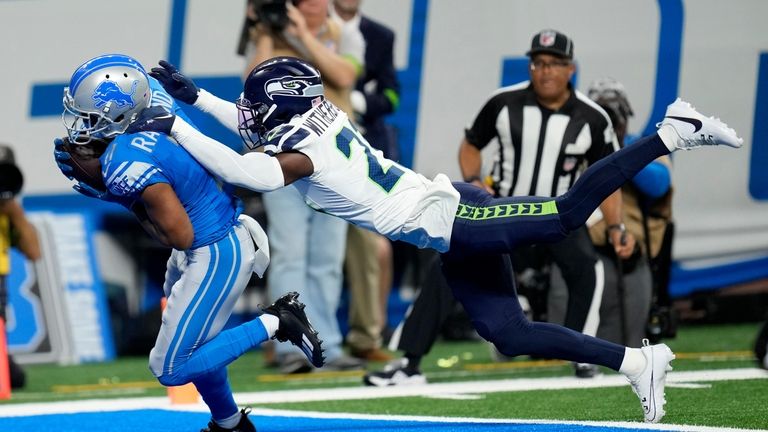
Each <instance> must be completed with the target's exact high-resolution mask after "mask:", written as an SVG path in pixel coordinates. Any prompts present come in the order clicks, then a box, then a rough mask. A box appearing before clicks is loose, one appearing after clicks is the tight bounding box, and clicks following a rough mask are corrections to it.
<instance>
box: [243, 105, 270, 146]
mask: <svg viewBox="0 0 768 432" xmlns="http://www.w3.org/2000/svg"><path fill="white" fill-rule="evenodd" d="M236 105H237V114H238V115H237V130H238V132H239V133H240V138H241V139H242V140H243V142H244V143H245V145H246V146H247V147H248V148H249V149H251V150H255V149H256V148H258V147H261V146H263V145H264V144H265V143H266V135H267V132H269V130H268V129H267V126H266V125H265V122H266V120H267V118H268V117H269V116H270V114H272V112H274V110H275V108H276V105H274V104H273V105H272V106H271V107H267V105H266V104H263V103H260V102H257V103H255V104H251V103H250V102H249V101H248V100H247V99H245V98H244V97H242V96H240V98H239V99H238V100H237V102H236Z"/></svg>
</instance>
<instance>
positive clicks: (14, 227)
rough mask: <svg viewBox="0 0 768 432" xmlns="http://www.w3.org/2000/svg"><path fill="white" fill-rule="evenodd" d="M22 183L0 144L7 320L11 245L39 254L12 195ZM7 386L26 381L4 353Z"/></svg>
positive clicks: (0, 306)
mask: <svg viewBox="0 0 768 432" xmlns="http://www.w3.org/2000/svg"><path fill="white" fill-rule="evenodd" d="M23 184H24V177H23V176H22V174H21V171H20V170H19V168H18V167H17V166H16V163H15V162H14V157H13V150H11V148H10V147H7V146H4V145H0V318H2V319H3V321H6V320H7V317H6V306H7V305H8V286H7V283H8V274H9V273H10V271H11V256H10V254H11V251H10V248H11V246H15V247H17V248H18V249H19V251H21V253H23V254H24V256H26V257H27V258H28V259H30V260H37V259H39V258H40V243H39V242H38V240H37V232H36V231H35V228H34V227H33V226H32V224H31V223H29V221H28V220H27V218H26V216H25V215H24V209H23V208H22V207H21V204H19V202H18V201H17V200H16V199H15V198H16V195H17V194H18V193H19V192H20V191H21V187H22V185H23ZM8 367H9V369H10V376H11V388H22V387H24V384H25V382H26V375H25V374H24V370H23V369H22V368H21V366H19V365H18V364H16V362H14V361H13V357H11V356H10V355H9V356H8Z"/></svg>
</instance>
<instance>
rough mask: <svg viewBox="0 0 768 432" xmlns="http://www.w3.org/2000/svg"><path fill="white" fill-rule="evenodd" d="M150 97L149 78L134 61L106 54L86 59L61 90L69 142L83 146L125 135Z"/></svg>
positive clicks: (123, 56) (118, 55)
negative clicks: (92, 141) (97, 140)
mask: <svg viewBox="0 0 768 432" xmlns="http://www.w3.org/2000/svg"><path fill="white" fill-rule="evenodd" d="M151 97H152V93H151V91H150V88H149V78H147V73H146V71H145V70H144V67H143V66H141V64H140V63H139V62H138V61H136V59H134V58H132V57H129V56H127V55H122V54H107V55H102V56H98V57H95V58H92V59H90V60H88V61H87V62H85V63H83V64H82V65H80V67H78V68H77V69H76V70H75V72H74V73H73V74H72V78H71V79H70V81H69V86H67V87H65V88H64V113H62V116H61V117H62V121H63V122H64V126H65V127H66V128H67V133H68V135H69V140H70V142H72V143H75V144H86V143H88V142H90V141H91V139H92V138H99V139H109V138H112V137H114V136H115V135H118V134H121V133H123V132H125V130H126V129H127V128H128V125H129V124H130V123H131V122H132V121H133V120H134V119H135V118H136V116H137V115H138V113H139V112H141V110H142V109H144V108H146V107H148V106H149V104H150V101H151Z"/></svg>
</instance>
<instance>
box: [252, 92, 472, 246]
mask: <svg viewBox="0 0 768 432" xmlns="http://www.w3.org/2000/svg"><path fill="white" fill-rule="evenodd" d="M267 141H268V142H267V144H266V145H265V147H264V149H265V152H266V153H267V154H269V155H275V154H277V153H280V152H284V151H298V152H301V153H303V154H305V155H306V156H307V157H309V159H310V160H311V161H312V164H313V165H314V173H313V174H312V175H311V176H309V177H305V178H302V179H299V180H297V181H296V182H294V183H293V185H294V186H295V187H296V188H297V189H298V190H299V191H300V192H301V193H302V195H304V197H305V200H306V202H307V204H308V205H309V206H311V207H312V208H314V209H316V210H319V211H323V212H325V213H329V214H331V215H334V216H337V217H339V218H342V219H344V220H347V221H349V222H351V223H353V224H355V225H358V226H361V227H363V228H366V229H369V230H372V231H376V232H378V233H380V234H382V235H384V236H386V237H388V238H390V239H392V240H403V241H406V242H408V243H411V244H414V245H416V246H418V247H420V248H433V249H436V250H437V251H439V252H445V251H447V250H448V247H449V245H450V240H451V230H452V228H453V220H454V217H455V215H456V210H457V208H458V206H459V193H458V191H456V189H454V188H453V186H452V185H451V182H450V180H449V179H448V177H446V176H445V175H443V174H439V175H437V176H436V177H435V178H434V180H429V179H427V178H425V177H424V176H422V175H421V174H417V173H415V172H413V171H411V170H410V169H408V168H406V167H403V166H402V165H399V164H397V163H396V162H393V161H391V160H389V159H386V158H384V156H383V155H382V153H381V152H380V151H378V150H375V149H373V148H372V147H371V145H370V144H368V142H367V141H366V140H365V139H364V138H363V137H362V135H361V134H360V133H359V132H358V131H357V130H356V129H355V127H354V126H353V125H352V124H351V123H350V122H349V120H348V118H347V115H346V114H345V113H344V112H343V111H341V110H340V109H339V108H337V107H336V106H335V105H333V104H332V103H330V102H328V101H327V100H326V101H323V102H322V103H320V104H319V105H317V106H316V107H314V108H313V109H312V110H310V111H308V112H307V113H305V114H304V115H302V116H297V117H294V119H293V120H291V121H290V122H289V123H287V124H285V125H282V126H279V127H277V128H275V129H273V130H271V131H270V132H269V134H268V135H267Z"/></svg>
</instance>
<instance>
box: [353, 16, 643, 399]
mask: <svg viewBox="0 0 768 432" xmlns="http://www.w3.org/2000/svg"><path fill="white" fill-rule="evenodd" d="M527 55H528V56H529V57H530V65H529V72H530V81H525V82H522V83H519V84H516V85H513V86H511V87H505V88H501V89H498V90H497V91H495V92H493V94H491V97H490V98H489V99H488V100H487V101H486V103H485V105H484V106H483V107H482V109H481V110H480V112H479V113H478V114H477V116H476V117H475V119H474V121H473V123H472V124H471V126H470V127H469V128H468V129H466V131H465V137H464V140H463V141H462V143H461V147H460V149H459V165H460V167H461V173H462V175H463V176H464V181H466V182H468V183H474V184H475V185H477V186H480V187H483V188H485V189H486V190H488V192H489V193H491V194H492V195H497V196H512V195H518V196H520V195H537V196H551V197H554V196H557V195H562V194H563V193H565V192H567V191H568V190H569V189H570V188H571V186H573V184H574V182H575V181H576V179H577V178H578V177H579V175H580V174H581V173H582V172H583V171H584V170H585V169H586V168H587V167H588V166H589V165H590V164H592V163H594V162H595V161H597V160H599V159H600V158H602V157H604V156H606V155H608V154H610V153H613V152H614V151H616V150H618V148H619V144H618V140H617V139H616V137H615V134H614V132H613V127H612V126H611V122H610V120H609V118H608V115H607V114H606V113H605V111H603V110H602V108H600V107H599V106H598V105H597V104H595V103H594V102H592V101H591V100H590V99H589V98H588V97H586V96H585V95H584V94H582V93H580V92H578V91H576V90H575V89H574V88H573V87H572V86H571V84H570V79H571V77H572V76H573V74H574V72H575V71H576V67H575V65H574V64H573V42H572V41H571V40H570V39H569V38H568V37H567V36H566V35H564V34H562V33H559V32H557V31H555V30H543V31H541V32H540V33H538V34H536V35H535V36H534V37H533V40H532V42H531V49H530V50H529V51H528V53H527ZM492 143H495V144H496V145H497V149H496V151H495V158H494V164H493V169H492V172H491V176H492V178H493V185H492V186H491V185H487V184H485V182H483V179H482V176H481V167H482V155H481V151H482V149H483V148H485V147H486V146H487V145H489V144H492ZM600 210H601V212H602V213H603V217H604V219H605V221H606V222H607V224H608V230H609V235H610V241H611V243H612V244H613V245H614V249H615V250H616V254H617V255H618V256H620V257H622V258H627V257H629V256H630V255H631V253H632V250H633V249H634V243H633V242H632V241H624V239H625V237H624V232H625V230H624V225H623V224H622V220H621V193H620V191H619V192H616V193H614V194H613V195H611V196H610V197H609V198H607V199H606V200H605V201H604V202H603V204H602V205H601V206H600ZM537 247H540V248H544V249H546V253H547V254H548V255H549V256H550V257H551V259H552V261H554V262H555V263H556V264H557V265H558V266H559V267H560V269H561V270H562V273H563V277H564V279H565V282H566V285H567V287H568V294H569V295H568V305H567V312H566V317H565V323H564V325H565V326H566V327H568V328H571V329H573V330H576V331H579V332H582V333H586V334H588V335H590V336H594V335H595V334H596V333H597V327H598V324H599V322H600V316H599V312H600V301H601V299H602V291H603V285H602V282H603V269H602V264H601V262H600V260H599V259H598V258H597V255H596V252H595V249H594V246H593V245H592V241H591V240H590V237H589V232H588V231H587V229H586V227H584V228H583V229H581V230H577V231H574V232H573V233H572V234H571V236H570V237H569V238H567V239H566V240H564V241H562V242H560V243H557V244H551V245H540V246H537ZM527 250H529V249H527V248H518V250H517V251H516V253H515V254H514V255H515V256H513V257H512V258H513V261H514V260H515V258H516V257H519V256H520V255H521V254H525V253H526V251H527ZM439 265H440V264H439V259H436V257H435V259H434V260H433V261H432V262H431V264H430V268H429V270H428V271H427V274H426V280H425V281H424V283H423V284H421V290H420V292H419V296H418V297H417V298H416V300H415V301H414V303H413V305H412V306H411V308H410V309H409V311H408V313H407V314H406V317H405V320H404V321H403V322H402V323H401V324H400V326H399V327H398V328H397V329H396V330H395V334H394V335H393V337H392V340H391V341H390V344H389V348H390V349H393V350H394V349H398V350H402V351H404V358H403V359H401V360H399V361H397V362H395V363H392V364H391V365H390V366H388V367H387V368H386V369H385V370H383V371H376V372H370V373H368V374H366V375H365V377H364V378H363V382H364V383H365V384H367V385H372V386H392V385H410V384H421V383H424V382H426V377H424V375H423V374H422V373H421V371H420V369H419V364H420V362H421V359H422V357H423V356H425V355H426V354H427V353H429V350H430V349H431V347H432V344H433V343H434V341H435V340H436V339H437V336H438V335H439V332H440V329H441V327H442V324H443V321H444V320H445V319H446V317H447V316H448V314H449V313H450V312H451V311H452V310H453V304H454V300H453V295H452V293H451V291H450V288H448V286H447V284H446V283H445V281H444V279H443V277H442V273H441V271H440V267H439ZM575 368H576V375H577V376H580V377H591V376H594V375H595V373H596V372H597V368H596V367H594V366H592V365H587V364H577V365H575Z"/></svg>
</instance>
